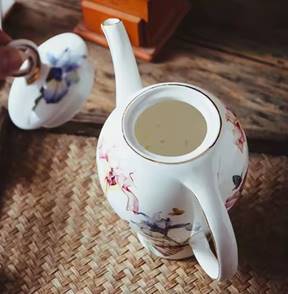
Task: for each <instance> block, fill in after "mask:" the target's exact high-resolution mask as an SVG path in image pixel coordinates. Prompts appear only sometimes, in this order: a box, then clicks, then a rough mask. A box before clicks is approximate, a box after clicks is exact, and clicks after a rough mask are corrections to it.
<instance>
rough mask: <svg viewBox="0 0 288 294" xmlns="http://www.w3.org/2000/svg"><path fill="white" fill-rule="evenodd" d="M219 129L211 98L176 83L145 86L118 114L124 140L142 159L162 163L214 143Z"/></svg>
mask: <svg viewBox="0 0 288 294" xmlns="http://www.w3.org/2000/svg"><path fill="white" fill-rule="evenodd" d="M220 130H221V117H220V114H219V110H218V109H217V107H216V105H215V104H214V102H213V101H212V100H211V98H210V97H209V96H208V95H207V94H206V93H204V92H203V91H202V90H200V89H198V88H195V87H192V86H190V85H187V84H180V83H163V84H157V85H153V86H151V87H148V88H145V89H144V90H143V91H141V92H140V93H139V94H138V95H137V96H136V97H134V99H133V100H132V102H131V103H130V104H129V105H128V106H127V108H126V109H125V111H124V114H123V117H122V131H123V135H124V139H125V140H126V142H127V144H128V145H129V146H130V147H131V148H132V149H133V150H134V151H135V152H137V153H138V154H139V155H141V156H143V157H145V158H146V159H149V160H152V161H157V162H162V163H180V162H185V161H188V160H192V159H194V158H196V157H198V156H199V155H200V154H202V153H204V152H205V151H207V150H208V149H209V148H210V147H212V146H213V145H214V144H215V142H216V141H217V138H218V136H219V134H220Z"/></svg>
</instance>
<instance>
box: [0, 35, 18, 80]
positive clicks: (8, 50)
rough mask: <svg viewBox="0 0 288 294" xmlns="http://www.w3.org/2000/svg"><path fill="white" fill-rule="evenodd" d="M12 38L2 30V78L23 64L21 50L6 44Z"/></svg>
mask: <svg viewBox="0 0 288 294" xmlns="http://www.w3.org/2000/svg"><path fill="white" fill-rule="evenodd" d="M10 41H11V38H10V37H9V36H8V35H7V34H6V33H4V32H3V31H1V30H0V80H4V79H5V78H7V77H8V76H10V75H12V74H13V73H14V72H16V71H17V70H18V69H19V67H20V65H21V64H22V59H21V55H20V53H19V51H18V50H17V49H16V48H13V47H9V46H5V45H7V44H8V43H9V42H10Z"/></svg>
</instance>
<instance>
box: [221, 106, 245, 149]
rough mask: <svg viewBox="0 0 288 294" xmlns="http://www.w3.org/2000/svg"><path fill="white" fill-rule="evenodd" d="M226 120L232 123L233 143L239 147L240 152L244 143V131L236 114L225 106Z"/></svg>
mask: <svg viewBox="0 0 288 294" xmlns="http://www.w3.org/2000/svg"><path fill="white" fill-rule="evenodd" d="M225 117H226V121H228V122H230V123H231V124H232V125H233V135H234V140H235V141H234V143H235V144H236V146H237V147H238V148H239V150H240V151H241V153H243V150H244V146H245V143H246V136H245V133H244V131H243V129H242V127H241V125H240V122H239V120H238V118H237V117H236V115H235V114H234V113H233V112H232V111H231V110H230V109H228V108H227V107H226V114H225Z"/></svg>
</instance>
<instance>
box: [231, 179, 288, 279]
mask: <svg viewBox="0 0 288 294" xmlns="http://www.w3.org/2000/svg"><path fill="white" fill-rule="evenodd" d="M286 183H287V182H286ZM279 186H280V185H279ZM259 190H260V189H259ZM264 194H267V197H266V195H259V194H257V193H251V194H249V191H248V195H247V197H246V196H245V197H244V198H243V199H242V200H241V201H240V202H239V205H238V206H237V207H235V209H234V210H233V212H232V213H231V219H232V223H233V226H234V230H235V234H236V238H237V242H238V248H239V262H240V273H241V265H245V264H246V265H247V264H248V265H249V266H250V267H251V268H252V270H253V271H255V272H257V273H259V274H260V275H264V276H266V277H269V278H275V279H277V278H284V277H285V278H287V276H288V267H287V264H288V183H287V184H285V185H284V186H282V187H280V188H279V187H275V189H274V190H273V191H271V192H269V191H266V192H265V191H264Z"/></svg>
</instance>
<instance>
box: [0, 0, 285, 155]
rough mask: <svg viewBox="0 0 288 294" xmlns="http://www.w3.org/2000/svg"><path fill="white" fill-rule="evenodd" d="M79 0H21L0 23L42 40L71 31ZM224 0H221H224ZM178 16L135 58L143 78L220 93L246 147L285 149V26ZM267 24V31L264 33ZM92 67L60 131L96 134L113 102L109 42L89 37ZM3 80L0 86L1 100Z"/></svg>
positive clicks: (146, 81) (16, 35)
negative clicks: (160, 41)
mask: <svg viewBox="0 0 288 294" xmlns="http://www.w3.org/2000/svg"><path fill="white" fill-rule="evenodd" d="M79 2H80V1H79V0H70V1H60V0H50V1H37V0H19V1H18V3H17V5H16V6H15V8H14V9H13V11H12V13H11V14H10V16H9V17H8V19H7V21H6V24H5V28H6V30H7V31H8V33H10V34H11V36H12V37H13V38H28V39H31V40H33V41H34V42H36V43H38V44H39V43H41V42H43V41H44V40H46V39H48V38H49V37H51V36H53V35H55V34H58V33H61V32H66V31H72V30H73V28H74V27H75V25H76V24H77V23H78V22H79V20H80V19H81V11H80V4H79ZM222 2H223V1H222ZM193 15H195V10H193V8H192V12H191V14H190V16H189V15H188V16H187V18H186V19H185V20H184V22H183V24H182V26H181V27H180V28H179V29H178V31H177V32H176V34H175V35H174V37H173V38H172V39H171V40H170V41H169V43H168V44H167V46H166V47H165V49H164V50H163V52H162V54H161V56H160V58H159V60H158V61H157V62H155V63H147V62H142V61H139V69H140V72H141V75H142V78H143V83H144V85H149V84H152V83H157V82H163V81H180V82H187V83H191V84H195V85H198V86H200V87H203V88H205V89H207V90H209V91H211V92H213V93H214V94H216V95H217V96H219V97H220V98H221V99H222V100H223V101H224V102H225V103H227V105H229V106H230V107H231V108H232V109H233V110H234V111H235V112H236V113H237V114H238V116H239V117H240V120H241V122H242V124H243V126H244V128H245V129H246V131H247V134H248V138H249V143H250V150H251V151H256V152H268V153H273V154H288V43H287V32H288V30H286V29H277V30H276V29H274V30H273V31H269V34H268V33H267V31H266V30H265V31H262V33H259V32H257V33H255V34H251V32H249V31H247V30H239V29H237V30H236V29H234V30H232V29H230V30H228V29H227V26H226V29H224V28H223V27H215V26H212V25H207V24H205V25H203V23H201V22H199V21H198V20H197V22H196V23H195V24H194V23H193ZM264 32H265V33H264ZM88 47H89V53H90V60H91V63H92V64H93V65H94V67H95V69H96V80H95V85H94V88H93V92H92V94H91V95H90V97H89V98H88V100H87V102H86V104H85V106H84V108H83V110H82V112H81V113H79V114H78V115H77V116H76V117H75V119H74V120H73V122H70V123H68V124H66V125H65V126H63V127H61V128H60V129H58V130H56V131H59V132H68V133H69V132H70V133H81V134H86V135H94V131H95V130H96V129H97V128H95V124H99V123H103V121H104V120H105V118H106V117H107V115H108V114H109V113H110V112H111V110H112V109H113V107H114V103H115V102H114V101H115V100H114V96H115V88H114V75H113V68H112V62H111V57H110V53H109V51H108V50H107V49H104V48H102V47H99V46H97V45H95V44H93V43H88ZM8 88H9V84H8V83H6V86H5V87H4V89H3V90H2V91H1V92H0V101H1V104H4V105H5V104H6V103H7V93H8Z"/></svg>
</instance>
